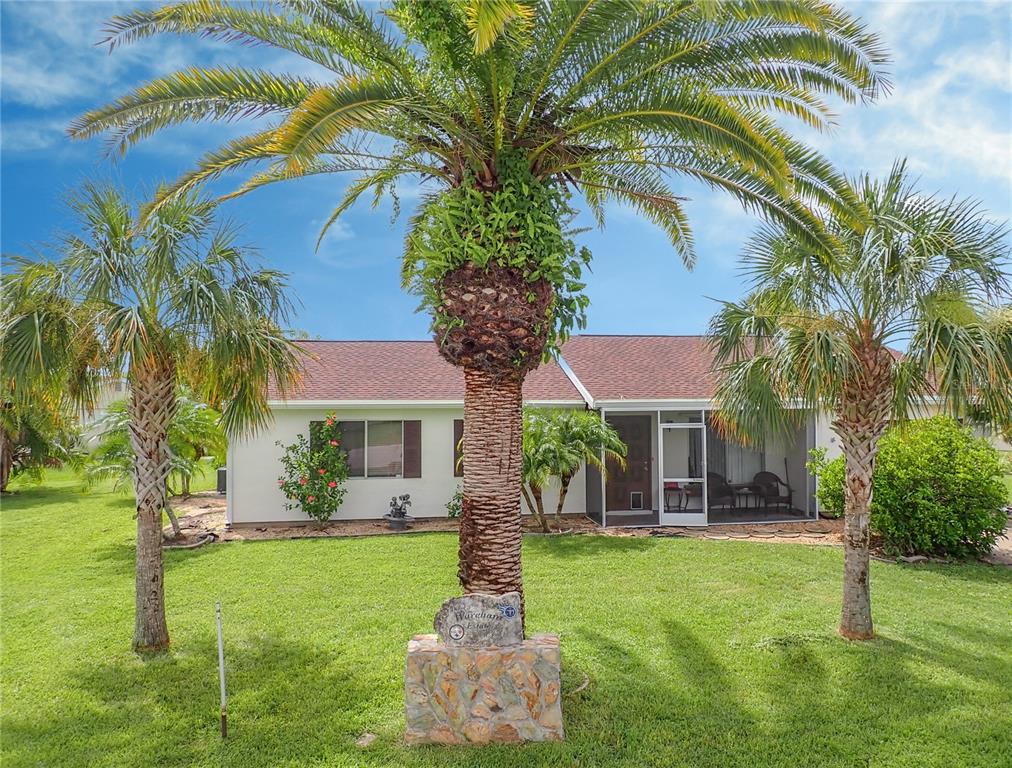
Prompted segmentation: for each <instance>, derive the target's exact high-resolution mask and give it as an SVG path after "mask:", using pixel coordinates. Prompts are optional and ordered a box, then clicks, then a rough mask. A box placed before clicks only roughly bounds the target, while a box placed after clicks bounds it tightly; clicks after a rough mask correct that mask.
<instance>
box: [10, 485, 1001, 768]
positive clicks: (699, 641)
mask: <svg viewBox="0 0 1012 768" xmlns="http://www.w3.org/2000/svg"><path fill="white" fill-rule="evenodd" d="M2 505H3V509H2V513H0V547H2V549H0V552H2V574H0V577H2V605H0V608H2V641H3V675H2V693H3V720H2V763H3V765H4V766H5V768H8V767H10V768H13V767H14V766H29V765H32V766H35V765H44V766H145V767H147V766H190V765H200V766H237V767H240V766H241V767H243V768H245V767H246V766H400V765H405V766H455V765H462V766H475V767H479V766H480V767H482V768H484V767H486V766H488V767H489V768H492V767H495V766H529V765H530V766H541V765H543V766H583V767H587V768H589V767H590V766H619V765H621V766H630V767H632V766H637V767H638V766H683V765H684V766H714V767H717V766H720V767H721V768H724V767H726V766H767V765H769V766H785V768H786V767H787V766H790V767H791V768H794V767H796V766H869V765H871V766H897V767H898V766H904V767H907V766H945V767H946V768H950V767H954V766H988V767H994V766H999V765H1009V764H1010V763H1012V618H1010V617H1012V570H1009V569H1002V568H998V567H989V566H982V565H962V566H935V565H932V566H927V567H911V566H906V567H904V566H898V565H892V564H885V563H878V562H875V563H874V564H873V571H872V576H873V584H874V601H875V612H876V618H877V620H878V631H879V639H878V640H876V641H874V642H871V643H867V644H850V643H847V642H845V641H843V640H840V639H838V638H837V637H836V636H835V634H834V631H833V630H834V626H835V623H836V618H837V612H838V609H839V594H838V593H839V581H840V571H841V562H840V560H841V554H840V552H839V551H838V550H836V549H833V548H829V547H821V548H819V547H804V546H799V545H786V544H781V545H776V544H757V543H749V542H734V541H706V540H687V539H650V538H638V539H617V538H604V537H590V536H584V537H570V538H561V539H529V540H528V541H527V543H526V545H525V553H524V554H525V562H526V584H527V590H528V593H527V594H528V600H527V603H528V612H529V629H530V630H531V631H535V632H537V631H545V630H552V631H557V632H559V633H560V634H561V636H562V643H563V655H564V659H563V664H564V672H563V684H564V688H565V689H566V690H567V691H569V692H572V691H573V689H575V688H576V687H577V686H578V685H579V684H580V683H581V682H582V681H583V680H584V678H585V677H586V678H588V679H589V685H588V686H587V687H586V689H585V690H583V691H581V692H579V693H576V694H573V693H568V694H567V695H566V696H565V698H564V710H565V718H566V726H567V731H568V733H567V736H568V738H567V741H566V742H565V743H563V744H553V745H528V746H524V747H495V748H490V749H474V748H463V749H450V748H435V747H432V748H420V749H419V748H416V749H409V748H406V747H404V746H402V744H401V741H400V735H401V732H402V730H403V728H404V721H403V714H402V678H401V674H402V665H403V662H404V650H405V644H406V642H407V640H408V638H409V637H410V636H411V635H412V634H413V633H415V632H420V631H426V630H427V629H428V628H429V626H430V625H431V619H432V616H433V614H434V613H435V611H436V609H437V607H438V606H439V603H440V601H441V600H442V599H443V598H444V597H446V596H449V595H452V594H455V591H456V586H455V578H454V573H455V570H456V567H455V562H454V561H455V552H456V543H455V540H454V537H453V536H451V535H447V534H426V535H418V536H402V537H379V538H367V539H326V540H303V541H277V542H253V543H229V544H217V545H213V546H210V547H204V548H202V549H199V550H195V551H174V552H170V553H168V555H167V583H168V618H169V626H170V630H171V632H172V641H173V642H172V647H173V650H172V652H171V653H170V654H168V655H166V656H163V657H160V658H156V659H154V660H149V661H143V660H140V659H138V658H137V657H135V656H134V655H133V654H131V653H130V651H129V644H130V634H131V630H132V621H133V581H132V568H133V550H132V535H133V522H132V520H131V502H130V500H129V498H128V497H126V496H125V495H123V494H111V493H108V492H96V493H92V494H90V495H81V494H79V493H77V492H76V491H75V489H74V482H73V481H72V480H68V479H67V478H66V477H65V476H64V477H61V478H54V479H52V481H51V482H50V483H49V484H48V486H46V487H43V488H29V489H27V490H24V491H22V492H21V493H20V494H18V495H17V496H16V497H13V498H5V499H4V500H3V502H2ZM215 600H221V602H222V604H223V606H224V614H225V632H226V643H227V656H228V670H229V681H228V685H229V690H230V693H231V701H230V712H231V719H230V722H231V726H232V732H231V734H230V737H229V739H228V740H227V741H226V742H222V741H221V739H220V738H219V736H218V719H217V706H218V704H217V695H218V693H217V671H216V659H215V650H214V622H213V619H214V602H215ZM366 731H368V732H372V733H375V734H377V737H378V738H377V739H376V740H375V742H374V743H373V744H372V745H371V746H370V747H368V748H366V749H362V748H359V747H357V746H355V740H356V739H357V738H358V737H359V736H360V735H361V734H362V733H363V732H366Z"/></svg>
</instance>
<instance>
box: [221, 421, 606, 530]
mask: <svg viewBox="0 0 1012 768" xmlns="http://www.w3.org/2000/svg"><path fill="white" fill-rule="evenodd" d="M331 411H334V412H335V413H337V416H338V418H339V419H344V420H359V419H362V420H368V419H373V420H418V421H421V423H422V476H421V477H415V478H400V477H350V478H348V482H347V484H346V486H345V487H346V489H347V493H346V494H345V497H344V503H343V504H342V505H341V506H340V507H339V508H338V510H337V511H336V512H335V514H334V516H333V518H332V519H334V520H342V519H344V520H363V519H375V518H379V517H382V516H383V514H385V513H386V511H387V509H388V507H389V504H390V497H391V496H399V495H401V494H403V493H410V494H411V502H412V503H411V509H410V514H411V515H413V516H414V517H445V516H446V502H447V501H449V500H450V497H451V496H452V495H453V492H454V490H455V489H456V487H457V484H458V483H461V482H463V478H459V477H454V476H453V420H454V419H460V418H463V409H461V408H451V407H429V408H425V407H417V408H368V409H364V408H320V409H315V408H277V409H275V411H274V423H273V424H272V425H271V426H270V427H268V428H267V429H265V430H264V431H263V432H261V433H260V434H259V435H257V436H255V437H252V438H247V439H244V440H240V441H235V442H234V443H233V444H232V445H230V447H229V452H228V481H229V482H228V485H229V487H228V509H229V520H230V522H232V523H234V524H246V523H275V522H291V521H306V520H308V519H309V518H308V517H307V516H306V515H305V514H304V513H303V512H302V511H301V510H298V509H295V510H291V511H289V510H286V509H285V502H286V499H285V497H284V496H283V495H282V493H281V492H280V491H279V490H278V475H279V473H280V468H281V464H280V460H281V456H282V454H283V453H284V450H283V448H282V447H281V446H278V445H276V444H275V443H276V442H277V441H280V442H281V443H282V444H284V445H288V444H290V443H292V442H294V441H295V439H296V436H297V435H298V434H300V433H301V434H304V435H308V434H309V422H310V421H320V420H322V419H323V418H325V416H326V414H327V413H329V412H331ZM585 485H586V483H585V482H584V477H583V470H581V471H580V472H579V474H578V475H577V476H576V477H575V478H574V479H573V482H572V484H571V485H570V490H569V493H568V495H567V497H566V506H565V511H566V512H567V513H568V512H579V513H582V512H584V511H585V509H586V501H585V495H586V491H585ZM557 500H558V490H557V485H556V486H553V487H551V488H548V489H546V491H545V505H546V508H547V509H548V510H551V511H554V509H555V505H556V503H557Z"/></svg>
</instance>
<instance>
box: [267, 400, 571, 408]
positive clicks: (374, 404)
mask: <svg viewBox="0 0 1012 768" xmlns="http://www.w3.org/2000/svg"><path fill="white" fill-rule="evenodd" d="M267 405H268V406H269V407H270V408H273V409H279V410H280V409H319V408H463V407H464V401H463V400H462V399H461V400H295V399H293V400H268V401H267ZM524 405H530V406H534V407H538V408H541V407H545V408H553V407H554V408H563V407H565V408H582V407H584V406H585V403H584V401H583V400H524Z"/></svg>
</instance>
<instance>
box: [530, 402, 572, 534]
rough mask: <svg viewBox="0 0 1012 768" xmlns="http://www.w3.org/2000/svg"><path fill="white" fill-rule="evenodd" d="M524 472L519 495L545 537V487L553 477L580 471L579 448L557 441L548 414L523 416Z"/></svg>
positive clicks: (547, 521) (532, 413)
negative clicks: (571, 468)
mask: <svg viewBox="0 0 1012 768" xmlns="http://www.w3.org/2000/svg"><path fill="white" fill-rule="evenodd" d="M522 455H523V471H522V485H521V493H522V494H523V498H524V501H525V502H526V503H527V509H528V510H529V511H530V513H531V514H532V515H533V516H534V519H535V520H537V524H538V525H539V526H540V527H541V530H542V531H543V532H545V533H547V532H549V518H547V516H546V515H545V512H544V497H543V490H544V487H545V486H546V485H547V484H549V483H550V482H551V480H552V479H553V478H555V477H560V476H561V475H562V474H563V473H566V472H568V471H569V468H570V467H571V466H574V465H575V466H576V467H577V468H579V466H580V460H581V458H582V454H581V452H580V450H579V447H578V446H576V445H570V444H568V443H565V442H563V441H562V440H560V439H559V430H558V428H557V425H556V424H555V423H554V421H553V419H552V415H551V413H550V412H545V411H541V410H538V409H527V410H525V411H524V412H523V454H522Z"/></svg>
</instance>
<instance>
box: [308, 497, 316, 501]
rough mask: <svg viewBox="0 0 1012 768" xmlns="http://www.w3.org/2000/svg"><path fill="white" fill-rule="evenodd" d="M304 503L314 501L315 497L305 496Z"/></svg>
mask: <svg viewBox="0 0 1012 768" xmlns="http://www.w3.org/2000/svg"><path fill="white" fill-rule="evenodd" d="M306 501H316V497H315V496H307V497H306Z"/></svg>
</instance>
